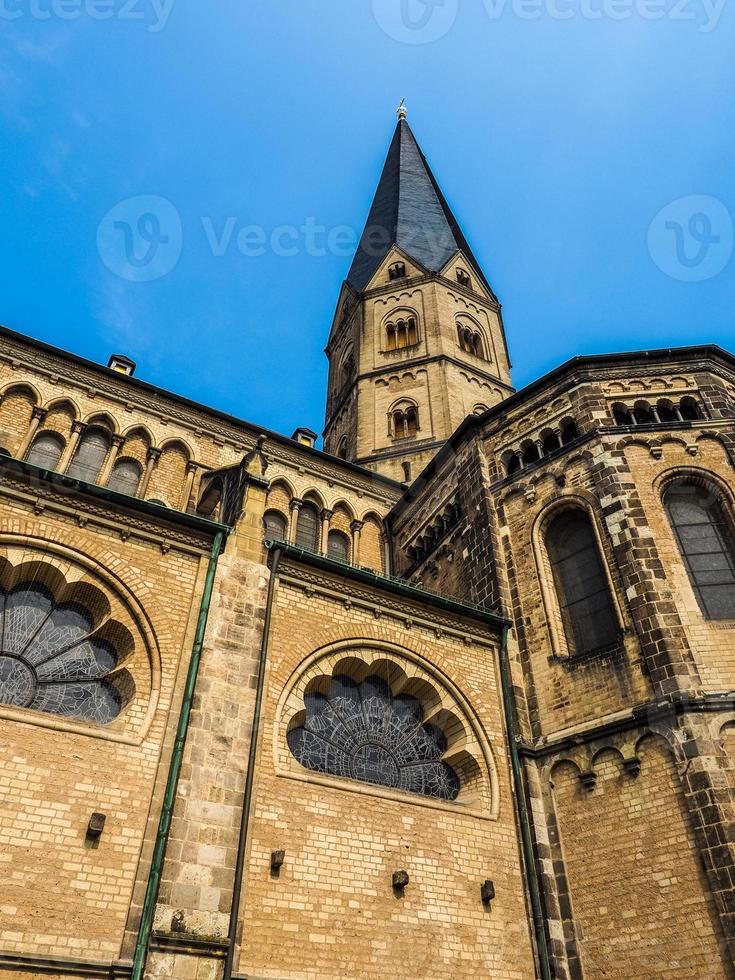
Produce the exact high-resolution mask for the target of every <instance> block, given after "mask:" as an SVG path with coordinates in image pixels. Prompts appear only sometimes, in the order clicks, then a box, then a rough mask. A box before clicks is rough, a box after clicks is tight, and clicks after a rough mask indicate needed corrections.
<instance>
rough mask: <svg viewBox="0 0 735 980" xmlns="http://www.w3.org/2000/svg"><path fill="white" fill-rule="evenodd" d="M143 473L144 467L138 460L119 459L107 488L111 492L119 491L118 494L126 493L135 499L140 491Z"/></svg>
mask: <svg viewBox="0 0 735 980" xmlns="http://www.w3.org/2000/svg"><path fill="white" fill-rule="evenodd" d="M142 472H143V467H142V466H141V465H140V463H138V462H137V461H136V460H134V459H119V460H118V461H117V462H116V463H115V465H114V467H113V469H112V473H111V474H110V479H109V480H108V482H107V487H108V489H110V490H117V492H118V493H126V494H128V496H130V497H134V496H135V494H136V492H137V490H138V484H139V483H140V477H141V474H142Z"/></svg>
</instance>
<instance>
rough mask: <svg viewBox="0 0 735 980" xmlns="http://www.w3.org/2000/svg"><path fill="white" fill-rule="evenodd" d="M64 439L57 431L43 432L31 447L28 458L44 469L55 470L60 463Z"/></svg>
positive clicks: (30, 461)
mask: <svg viewBox="0 0 735 980" xmlns="http://www.w3.org/2000/svg"><path fill="white" fill-rule="evenodd" d="M63 448H64V440H63V439H62V438H61V436H58V435H56V433H55V432H42V433H41V434H40V436H38V438H37V439H36V440H35V442H34V443H33V445H32V446H31V448H30V451H29V453H28V455H27V456H26V459H27V461H28V462H29V463H33V465H34V466H40V467H41V468H42V469H44V470H55V469H56V467H57V466H58V465H59V460H60V459H61V453H62V450H63Z"/></svg>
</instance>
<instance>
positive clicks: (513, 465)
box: [506, 453, 521, 476]
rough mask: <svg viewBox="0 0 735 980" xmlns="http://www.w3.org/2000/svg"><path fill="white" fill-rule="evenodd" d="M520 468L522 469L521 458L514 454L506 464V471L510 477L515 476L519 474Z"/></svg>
mask: <svg viewBox="0 0 735 980" xmlns="http://www.w3.org/2000/svg"><path fill="white" fill-rule="evenodd" d="M520 468H521V457H520V456H519V455H518V454H517V453H512V454H511V455H510V456H509V457H508V461H507V463H506V470H507V473H508V476H513V474H514V473H517V472H518V471H519V470H520Z"/></svg>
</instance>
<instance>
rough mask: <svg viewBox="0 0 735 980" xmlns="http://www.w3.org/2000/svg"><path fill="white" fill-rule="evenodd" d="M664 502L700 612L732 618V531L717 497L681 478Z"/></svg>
mask: <svg viewBox="0 0 735 980" xmlns="http://www.w3.org/2000/svg"><path fill="white" fill-rule="evenodd" d="M665 503H666V509H667V511H668V513H669V520H670V521H671V524H672V526H673V528H674V531H675V533H676V538H677V541H678V543H679V551H680V552H681V556H682V558H683V559H684V564H685V565H686V569H687V572H688V573H689V579H690V581H691V583H692V586H693V588H694V591H695V593H696V595H697V599H698V601H699V605H700V608H701V609H702V612H703V613H704V615H705V616H706V617H707V618H708V619H735V534H733V528H732V526H731V524H730V521H729V520H728V518H727V515H726V514H725V511H724V510H723V508H722V505H721V503H720V501H719V500H718V499H717V497H716V496H715V495H714V494H713V493H712V492H711V491H710V490H708V489H707V488H706V487H703V486H700V485H698V484H695V483H689V482H682V483H677V484H676V485H675V486H673V487H672V488H671V489H670V490H669V491H668V493H667V494H666V498H665Z"/></svg>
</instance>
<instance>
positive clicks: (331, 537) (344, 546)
mask: <svg viewBox="0 0 735 980" xmlns="http://www.w3.org/2000/svg"><path fill="white" fill-rule="evenodd" d="M327 554H328V555H329V557H330V558H336V559H337V560H338V561H349V560H350V542H349V538H348V537H347V535H346V534H342V532H341V531H330V532H329V534H328V535H327Z"/></svg>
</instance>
